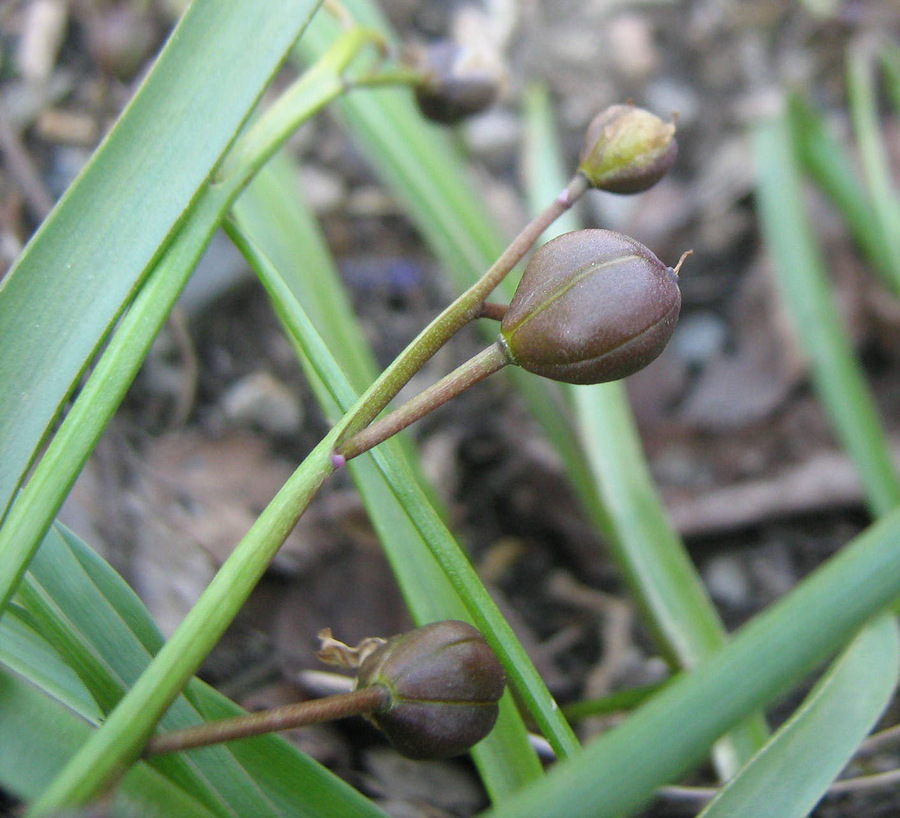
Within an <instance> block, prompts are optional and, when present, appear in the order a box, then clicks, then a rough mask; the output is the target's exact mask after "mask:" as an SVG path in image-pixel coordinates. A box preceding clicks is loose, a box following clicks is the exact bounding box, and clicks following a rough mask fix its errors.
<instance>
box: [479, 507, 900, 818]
mask: <svg viewBox="0 0 900 818" xmlns="http://www.w3.org/2000/svg"><path fill="white" fill-rule="evenodd" d="M898 594H900V510H897V511H894V512H892V513H891V514H889V515H888V516H886V517H885V518H884V519H883V520H881V521H879V522H877V523H875V524H874V525H872V526H870V527H869V528H868V529H867V530H866V531H865V532H863V533H862V534H861V535H859V536H858V537H856V538H855V539H854V540H853V542H852V543H850V544H849V545H848V546H847V547H846V548H845V549H844V550H843V551H841V552H840V553H839V554H838V555H836V556H835V557H832V558H831V559H830V560H828V562H826V563H825V564H824V565H823V566H821V567H820V568H819V569H817V570H816V571H815V572H814V573H813V574H811V575H810V576H809V577H807V578H806V579H805V580H803V581H802V582H801V583H800V584H799V585H798V586H797V587H796V588H794V589H793V590H792V591H790V592H789V593H788V594H787V595H786V596H785V597H784V598H782V599H781V600H780V601H779V602H777V603H775V604H774V605H773V606H771V607H770V608H769V609H768V610H766V611H765V612H764V613H762V614H760V615H759V616H757V617H756V618H755V619H754V620H752V621H751V622H750V623H748V624H747V625H745V626H744V627H743V628H741V629H740V630H739V631H738V632H737V633H736V634H735V635H734V636H733V637H732V639H731V640H730V641H729V642H728V644H727V645H725V646H724V647H723V648H721V649H720V650H719V651H718V652H717V653H716V654H715V655H714V656H712V657H711V658H709V659H707V660H705V661H704V662H702V663H701V664H700V665H698V666H697V667H696V668H695V669H694V670H692V671H690V672H687V673H684V674H681V675H679V676H678V677H677V678H675V679H673V680H672V681H671V682H670V683H669V684H668V685H666V687H665V688H664V689H663V690H662V691H661V692H660V693H659V694H657V695H656V696H654V697H653V698H652V699H651V700H650V701H649V702H648V703H647V704H645V705H644V706H642V707H641V708H639V709H638V710H636V711H635V712H634V713H633V714H632V715H631V716H630V717H629V718H628V719H627V720H626V721H625V722H624V723H623V724H622V725H621V726H619V727H616V728H614V729H613V730H611V731H609V732H608V733H606V734H605V735H603V736H601V737H600V738H599V739H597V740H596V741H594V742H593V743H591V744H589V745H587V746H586V747H585V748H584V749H583V750H582V752H581V753H580V754H579V755H578V756H577V757H575V758H573V759H571V760H569V761H568V762H567V763H566V764H559V765H557V766H556V767H554V768H553V769H552V770H550V771H549V772H548V774H547V775H546V776H545V777H544V778H543V779H541V781H539V782H537V783H536V784H532V785H529V786H528V787H526V788H525V789H523V790H521V791H520V792H518V793H516V794H514V795H513V796H512V797H511V798H509V799H508V800H506V801H505V802H504V803H503V804H502V805H500V806H499V807H498V808H497V809H495V810H491V811H489V812H488V813H486V815H490V816H492V818H520V817H521V818H524V817H525V816H532V815H540V816H542V818H569V817H570V816H572V815H590V816H592V818H613V816H623V815H627V814H629V813H631V812H633V811H635V810H637V809H638V808H640V807H641V806H642V805H643V804H645V803H646V802H647V801H648V800H650V799H651V798H652V797H653V792H654V790H655V789H656V788H657V787H659V786H662V785H663V784H667V783H671V782H673V781H675V780H677V779H678V778H679V777H680V776H681V775H683V774H684V773H686V772H687V771H688V770H690V769H692V768H693V767H694V766H696V765H697V764H699V763H700V762H701V761H702V759H703V758H704V756H705V755H706V753H707V752H708V751H709V748H710V746H711V745H712V743H713V742H714V741H715V740H716V739H717V738H718V737H719V736H721V735H722V734H723V733H724V732H726V731H727V730H729V729H730V728H731V727H733V726H734V725H735V724H736V723H737V722H738V721H740V720H741V719H743V718H745V717H746V716H747V715H749V714H750V713H752V712H754V711H757V710H759V709H760V708H762V707H763V706H765V705H766V704H768V703H771V702H773V701H774V700H775V699H777V698H778V697H779V696H780V695H781V694H783V693H784V692H785V691H786V690H787V689H788V688H789V687H790V686H791V685H794V684H796V683H797V682H799V681H800V680H801V679H803V678H804V677H805V675H806V674H807V673H809V671H810V670H812V669H813V668H814V667H815V666H816V665H817V664H819V663H820V662H822V661H823V660H825V659H827V658H828V656H829V655H832V654H833V653H834V652H836V651H837V650H840V649H841V647H842V646H843V645H845V644H846V643H847V641H848V640H849V639H850V638H852V636H853V635H854V634H855V633H856V632H857V631H858V630H859V629H860V628H861V627H862V626H863V624H865V622H866V621H867V620H869V619H870V618H871V617H873V616H875V615H876V614H878V613H879V612H880V611H882V610H883V609H884V608H886V607H887V606H888V605H890V604H891V603H892V602H893V601H894V600H895V599H896V598H897V595H898Z"/></svg>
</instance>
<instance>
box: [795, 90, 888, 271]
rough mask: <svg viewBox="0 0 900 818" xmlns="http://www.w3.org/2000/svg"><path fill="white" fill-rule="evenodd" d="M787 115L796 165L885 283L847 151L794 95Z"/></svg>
mask: <svg viewBox="0 0 900 818" xmlns="http://www.w3.org/2000/svg"><path fill="white" fill-rule="evenodd" d="M787 116H788V121H789V123H790V128H791V137H792V141H793V145H794V150H795V151H796V155H797V158H798V160H799V162H800V163H801V165H802V166H803V168H804V170H806V172H807V173H809V175H810V176H811V177H812V179H813V180H814V181H815V182H816V184H817V185H818V186H819V187H820V188H822V190H823V191H824V192H825V193H826V194H827V196H828V197H829V198H830V199H831V201H832V202H833V203H834V205H835V207H837V209H838V210H839V211H840V213H841V216H843V218H844V221H845V222H846V224H847V227H848V228H849V229H850V233H851V235H852V236H853V238H854V239H855V240H856V243H857V244H858V245H859V247H860V249H861V250H862V251H863V253H864V254H865V255H866V257H867V258H868V259H869V260H870V262H871V263H872V264H873V266H874V267H875V269H876V271H877V272H878V274H879V275H880V276H881V278H882V280H883V281H884V282H885V284H889V283H890V282H891V274H890V272H889V270H888V267H887V264H886V259H885V257H884V254H883V253H882V250H881V231H880V230H879V228H878V222H877V220H876V218H875V213H874V211H873V208H872V203H871V201H870V200H869V197H868V194H867V193H866V190H865V188H864V187H863V186H862V183H861V182H860V180H859V178H858V177H857V173H856V170H855V168H854V165H853V162H852V161H851V159H850V155H849V153H848V150H847V148H845V147H844V146H843V145H842V144H841V143H840V142H839V141H838V139H837V138H836V137H835V136H834V135H833V134H832V133H831V132H830V130H829V128H828V127H827V124H826V122H825V120H824V118H823V116H822V115H821V114H820V113H819V112H817V111H816V110H815V109H814V108H813V107H812V106H810V105H809V103H807V102H806V101H805V100H803V98H802V97H800V96H799V95H798V94H791V95H790V96H789V97H788V108H787Z"/></svg>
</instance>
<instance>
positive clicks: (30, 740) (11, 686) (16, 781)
mask: <svg viewBox="0 0 900 818" xmlns="http://www.w3.org/2000/svg"><path fill="white" fill-rule="evenodd" d="M14 622H15V620H14V618H13V617H7V618H5V619H4V620H3V622H0V656H2V644H3V642H4V640H5V637H6V636H7V631H8V629H9V628H10V627H12V626H13V624H14ZM0 705H2V708H3V715H2V717H0V780H2V782H3V785H4V787H5V789H6V790H7V792H9V793H10V794H12V795H15V796H17V797H18V798H20V799H22V800H24V801H30V800H32V799H33V798H35V797H36V796H37V795H38V794H39V793H40V792H41V791H42V790H43V789H44V788H45V787H46V786H47V784H48V783H49V781H50V780H52V778H53V776H54V775H56V773H57V772H58V771H59V769H60V767H61V766H62V764H63V763H64V762H65V761H66V759H67V758H68V757H69V756H70V755H71V754H72V753H74V752H75V750H76V749H77V748H78V747H79V746H80V745H81V744H82V743H83V742H84V740H85V739H86V738H87V736H88V735H89V734H90V732H91V730H93V729H94V728H93V727H92V726H91V722H90V721H89V720H88V719H87V718H86V717H85V716H83V715H82V714H80V713H79V712H78V711H77V710H72V709H70V708H69V707H67V706H65V705H64V704H63V703H62V702H60V701H58V700H57V699H55V698H53V697H52V696H48V695H47V694H46V693H44V692H43V691H42V690H41V689H40V688H39V687H38V686H37V685H35V684H33V683H32V682H31V681H29V680H27V678H25V677H23V676H20V675H19V674H17V673H13V672H12V671H10V670H9V669H8V668H7V667H5V666H4V665H3V664H0ZM26 737H27V738H26ZM23 739H25V740H23ZM108 808H109V810H110V814H113V815H116V816H122V818H128V817H129V816H134V818H138V816H140V818H145V817H146V818H171V816H173V815H177V816H179V818H182V816H183V818H212V817H213V816H215V815H218V814H221V813H216V812H213V811H211V810H210V809H208V808H207V807H205V806H204V805H203V804H202V803H201V802H200V801H198V800H197V799H195V798H192V797H191V796H190V795H188V794H187V793H186V792H184V791H183V790H181V789H180V788H179V787H177V786H176V785H175V784H174V783H172V782H171V781H170V780H169V779H167V778H166V777H165V776H163V775H162V774H161V773H159V772H158V771H156V770H154V769H153V768H152V767H149V766H147V765H139V766H138V767H135V768H134V769H133V770H131V771H130V772H129V773H128V775H127V776H126V777H125V779H124V780H123V782H122V786H121V787H120V788H119V789H118V790H117V792H116V793H115V795H114V796H112V797H111V799H110V803H109V805H108Z"/></svg>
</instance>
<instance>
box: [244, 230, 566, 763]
mask: <svg viewBox="0 0 900 818" xmlns="http://www.w3.org/2000/svg"><path fill="white" fill-rule="evenodd" d="M228 233H229V236H230V237H231V239H232V241H234V242H235V244H236V245H237V246H238V248H239V249H240V250H241V252H242V253H244V255H245V257H246V258H247V259H248V261H250V262H251V265H252V266H253V268H254V270H255V271H256V274H257V275H258V276H259V277H260V280H261V281H262V282H263V284H264V286H265V287H266V289H267V290H268V291H269V293H270V296H271V297H272V301H273V303H274V304H275V307H276V310H277V311H278V313H279V317H280V318H281V320H282V322H283V323H284V325H285V327H287V328H288V330H289V332H290V334H291V336H292V337H293V338H294V340H295V341H296V342H297V343H298V344H299V345H300V347H301V349H302V350H303V354H304V356H305V357H306V358H307V359H308V360H309V362H310V364H311V366H312V367H313V368H314V369H315V370H316V373H317V375H318V378H319V380H320V382H322V383H324V384H327V386H328V389H329V391H330V392H331V396H332V399H333V400H334V401H336V402H337V403H338V404H339V405H341V407H342V408H343V407H345V406H351V405H352V403H353V401H354V393H353V389H352V387H351V386H350V383H349V382H348V380H347V377H346V376H345V375H344V373H343V371H342V370H341V369H340V367H339V366H338V364H337V362H336V361H335V360H334V357H333V356H332V355H331V353H330V351H329V350H328V348H327V346H326V345H325V343H324V341H323V340H322V338H321V336H320V335H319V334H318V332H317V331H316V329H315V327H314V326H313V324H312V322H311V321H310V319H309V317H308V316H307V315H306V313H305V311H304V310H303V308H302V306H301V305H300V304H299V302H298V301H297V300H296V298H294V296H293V294H292V293H291V292H290V290H289V288H288V287H287V285H286V284H285V283H284V281H283V280H282V279H281V277H280V276H279V275H278V271H277V270H275V269H274V267H273V266H272V264H271V262H270V261H269V260H268V259H267V258H266V257H265V256H264V255H263V254H262V253H261V252H260V251H259V250H258V248H255V247H254V246H253V245H252V244H251V243H250V242H249V241H248V239H247V238H246V237H245V236H243V235H242V234H241V233H240V230H239V228H238V227H237V226H235V225H229V226H228ZM336 428H337V427H336ZM329 437H330V438H331V437H332V435H329ZM370 454H371V456H372V459H373V460H374V461H375V463H376V464H377V466H378V470H379V471H380V472H381V474H382V475H383V477H384V479H385V481H386V482H387V484H388V485H389V486H390V488H391V491H392V492H393V494H394V495H395V497H396V498H397V500H398V501H399V503H400V505H401V506H402V507H403V508H404V510H405V512H406V514H407V515H408V517H409V519H410V521H411V522H412V523H413V525H414V526H415V527H416V530H417V531H418V533H419V534H420V536H421V537H422V539H423V541H424V542H425V543H427V545H428V548H429V549H430V551H431V554H432V556H433V557H434V559H435V560H436V562H437V563H438V564H439V565H440V567H441V569H442V570H443V572H444V575H445V576H446V577H447V579H448V580H449V581H450V583H451V584H452V586H453V588H454V590H455V591H456V593H457V595H458V597H459V598H460V599H461V600H462V601H463V602H464V604H465V606H466V608H467V610H468V613H469V616H470V617H471V618H472V621H473V622H474V624H475V626H476V627H477V628H478V629H479V630H481V632H482V633H483V634H484V636H485V638H486V639H487V641H488V643H489V644H490V645H491V647H492V648H493V649H494V651H495V652H496V653H497V655H498V656H499V657H500V659H501V661H502V662H503V664H504V666H505V667H506V668H507V673H508V675H509V682H510V684H511V686H512V687H513V688H514V689H515V691H516V693H517V694H518V695H519V698H520V699H521V700H522V701H523V703H524V704H525V706H526V707H528V709H529V711H530V712H531V714H532V717H533V718H534V719H535V721H536V722H537V723H538V725H539V727H540V728H541V729H542V730H543V731H544V735H545V736H546V738H547V740H548V741H549V742H550V744H551V745H552V746H553V748H554V750H555V751H556V753H557V755H558V756H559V757H561V758H564V757H566V756H568V755H571V754H573V753H575V752H576V751H577V749H578V747H579V745H578V741H577V739H576V738H575V736H574V733H573V732H572V729H571V727H569V725H568V723H567V722H566V721H565V719H563V717H562V715H561V713H560V711H559V707H558V706H557V705H556V702H555V701H554V700H553V698H552V697H551V696H550V693H549V692H548V691H547V688H546V685H545V684H544V682H543V680H542V679H541V677H540V675H539V674H538V672H537V670H536V669H535V667H534V665H533V664H532V663H531V660H530V659H529V658H528V656H527V654H526V653H525V651H524V649H523V648H522V646H521V644H520V643H519V640H518V639H517V638H516V636H515V634H514V633H513V632H512V629H511V628H510V626H509V624H508V623H507V622H506V620H505V619H504V617H503V615H502V614H501V613H500V611H499V610H498V609H497V606H496V604H495V603H494V601H493V600H492V599H491V597H490V595H489V594H488V592H487V590H486V589H485V588H484V586H483V585H482V584H481V581H480V580H479V579H478V575H477V574H476V573H475V570H474V568H472V565H471V563H470V562H469V560H468V558H467V557H466V555H465V554H464V553H463V552H462V551H461V549H460V548H459V545H458V544H457V543H456V541H455V540H454V539H453V536H452V534H450V532H449V531H448V530H447V527H446V525H444V522H443V521H442V520H441V518H440V515H439V514H438V513H437V512H436V511H435V509H434V506H432V505H431V503H430V502H429V501H428V498H427V497H426V496H425V495H424V493H423V492H422V490H421V488H420V487H419V486H418V484H417V482H416V481H415V480H414V479H413V478H412V475H411V473H410V471H409V469H408V467H407V465H406V463H405V462H404V461H403V460H402V459H401V458H397V457H391V456H390V446H388V447H382V446H379V447H376V448H375V449H373V450H372V451H371V452H370Z"/></svg>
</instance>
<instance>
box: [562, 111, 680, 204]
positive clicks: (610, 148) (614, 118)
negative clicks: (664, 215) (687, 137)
mask: <svg viewBox="0 0 900 818" xmlns="http://www.w3.org/2000/svg"><path fill="white" fill-rule="evenodd" d="M677 155H678V143H677V142H676V141H675V123H674V122H663V121H662V120H661V119H660V118H659V117H657V116H654V115H653V114H651V113H650V112H649V111H645V110H644V109H643V108H635V107H634V105H611V106H610V107H609V108H607V109H606V110H605V111H602V112H601V113H599V114H597V116H596V117H594V119H593V120H592V122H591V124H590V125H588V129H587V133H586V134H585V138H584V147H583V148H582V151H581V158H580V159H579V161H578V170H579V171H581V173H583V174H584V175H585V176H586V177H587V179H588V181H590V183H591V184H592V185H593V186H594V187H596V188H599V189H600V190H606V191H608V192H610V193H640V192H641V191H642V190H647V188H650V187H652V186H653V185H655V184H656V183H657V182H658V181H659V180H660V179H661V178H662V177H663V176H665V175H666V173H667V172H668V170H669V168H671V167H672V165H673V164H674V163H675V157H676V156H677Z"/></svg>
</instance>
